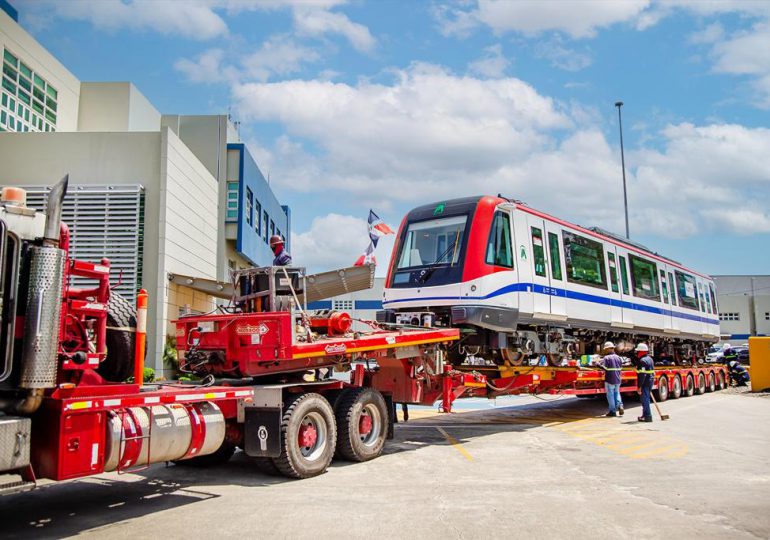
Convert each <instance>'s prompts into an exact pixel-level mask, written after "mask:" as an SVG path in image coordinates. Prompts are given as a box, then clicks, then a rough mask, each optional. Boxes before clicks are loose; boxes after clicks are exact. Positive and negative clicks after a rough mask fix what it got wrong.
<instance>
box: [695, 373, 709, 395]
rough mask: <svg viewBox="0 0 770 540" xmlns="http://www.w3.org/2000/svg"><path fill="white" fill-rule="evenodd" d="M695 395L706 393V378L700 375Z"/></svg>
mask: <svg viewBox="0 0 770 540" xmlns="http://www.w3.org/2000/svg"><path fill="white" fill-rule="evenodd" d="M695 393H696V394H698V395H699V396H700V395H702V394H705V393H706V376H705V375H704V374H703V373H698V385H697V386H696V387H695Z"/></svg>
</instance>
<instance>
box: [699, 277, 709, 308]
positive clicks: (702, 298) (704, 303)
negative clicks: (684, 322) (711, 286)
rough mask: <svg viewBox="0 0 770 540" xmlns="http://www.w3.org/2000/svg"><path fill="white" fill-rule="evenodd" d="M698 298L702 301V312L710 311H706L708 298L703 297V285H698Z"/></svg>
mask: <svg viewBox="0 0 770 540" xmlns="http://www.w3.org/2000/svg"><path fill="white" fill-rule="evenodd" d="M697 285H698V298H699V299H700V310H701V311H704V312H705V311H708V310H707V309H706V298H705V297H704V296H703V287H701V284H700V283H698V284H697Z"/></svg>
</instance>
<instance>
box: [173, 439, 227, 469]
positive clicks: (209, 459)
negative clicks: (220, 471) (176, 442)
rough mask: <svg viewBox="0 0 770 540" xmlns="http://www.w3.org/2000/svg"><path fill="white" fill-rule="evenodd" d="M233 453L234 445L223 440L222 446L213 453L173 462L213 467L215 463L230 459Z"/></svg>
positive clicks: (187, 465) (186, 465)
mask: <svg viewBox="0 0 770 540" xmlns="http://www.w3.org/2000/svg"><path fill="white" fill-rule="evenodd" d="M234 453H235V445H234V444H232V443H229V442H227V441H224V442H223V443H222V446H220V447H219V448H217V450H216V451H214V453H213V454H206V455H205V456H198V457H194V458H190V459H180V460H177V461H175V462H174V463H175V464H177V465H181V466H183V467H200V468H204V467H214V466H215V465H223V464H225V463H227V462H228V461H230V458H231V457H233V454H234Z"/></svg>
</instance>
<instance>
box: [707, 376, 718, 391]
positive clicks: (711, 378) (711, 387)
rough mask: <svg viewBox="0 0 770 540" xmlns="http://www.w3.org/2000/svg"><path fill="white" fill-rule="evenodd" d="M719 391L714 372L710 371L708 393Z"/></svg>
mask: <svg viewBox="0 0 770 540" xmlns="http://www.w3.org/2000/svg"><path fill="white" fill-rule="evenodd" d="M716 389H717V382H716V377H714V372H713V371H709V385H708V391H709V392H713V391H714V390H716Z"/></svg>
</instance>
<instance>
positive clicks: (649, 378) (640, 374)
mask: <svg viewBox="0 0 770 540" xmlns="http://www.w3.org/2000/svg"><path fill="white" fill-rule="evenodd" d="M634 350H635V351H636V382H637V388H638V390H637V391H638V392H639V394H640V395H641V396H642V416H640V417H639V418H637V420H638V421H639V422H652V411H651V410H650V394H651V393H652V386H653V384H654V383H655V363H654V362H653V361H652V357H651V356H650V348H649V347H648V346H647V344H646V343H640V344H639V345H637V346H636V349H634Z"/></svg>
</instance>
